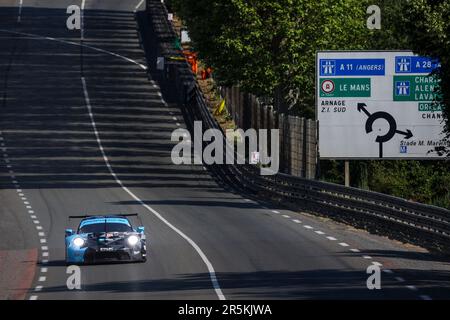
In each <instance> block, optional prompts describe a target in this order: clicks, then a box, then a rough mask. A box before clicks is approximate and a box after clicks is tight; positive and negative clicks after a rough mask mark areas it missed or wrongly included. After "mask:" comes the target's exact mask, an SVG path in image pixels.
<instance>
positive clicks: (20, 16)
mask: <svg viewBox="0 0 450 320" xmlns="http://www.w3.org/2000/svg"><path fill="white" fill-rule="evenodd" d="M22 7H23V0H20V2H19V15H18V16H17V22H18V23H20V22H21V21H22Z"/></svg>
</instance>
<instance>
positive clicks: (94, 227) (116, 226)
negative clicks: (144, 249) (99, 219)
mask: <svg viewBox="0 0 450 320" xmlns="http://www.w3.org/2000/svg"><path fill="white" fill-rule="evenodd" d="M132 231H133V229H132V228H131V227H130V226H128V225H126V224H123V223H95V224H88V225H85V226H82V227H81V228H80V230H79V233H102V232H132Z"/></svg>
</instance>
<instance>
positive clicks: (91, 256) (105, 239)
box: [65, 215, 147, 264]
mask: <svg viewBox="0 0 450 320" xmlns="http://www.w3.org/2000/svg"><path fill="white" fill-rule="evenodd" d="M127 216H137V215H117V216H83V217H70V218H71V219H73V218H80V219H82V220H81V222H80V224H79V226H78V229H77V231H76V232H74V231H73V230H72V229H66V240H65V242H66V263H67V264H93V263H104V262H109V261H130V262H145V261H146V260H147V248H146V237H145V233H144V230H145V229H144V227H138V228H136V229H133V227H132V225H131V223H130V221H129V220H128V219H127V218H126V217H127Z"/></svg>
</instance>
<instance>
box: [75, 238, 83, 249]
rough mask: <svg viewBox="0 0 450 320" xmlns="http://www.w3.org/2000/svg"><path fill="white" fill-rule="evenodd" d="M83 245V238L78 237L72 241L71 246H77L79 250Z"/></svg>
mask: <svg viewBox="0 0 450 320" xmlns="http://www.w3.org/2000/svg"><path fill="white" fill-rule="evenodd" d="M84 243H85V241H84V239H83V238H80V237H78V238H75V239H73V244H74V245H75V246H77V247H78V248H81V247H82V246H83V245H84Z"/></svg>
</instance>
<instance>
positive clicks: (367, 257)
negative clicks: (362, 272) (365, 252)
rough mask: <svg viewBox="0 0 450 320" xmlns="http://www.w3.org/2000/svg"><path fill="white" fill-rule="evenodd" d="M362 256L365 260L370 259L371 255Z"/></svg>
mask: <svg viewBox="0 0 450 320" xmlns="http://www.w3.org/2000/svg"><path fill="white" fill-rule="evenodd" d="M363 258H364V259H366V260H370V259H372V257H371V256H363Z"/></svg>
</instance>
